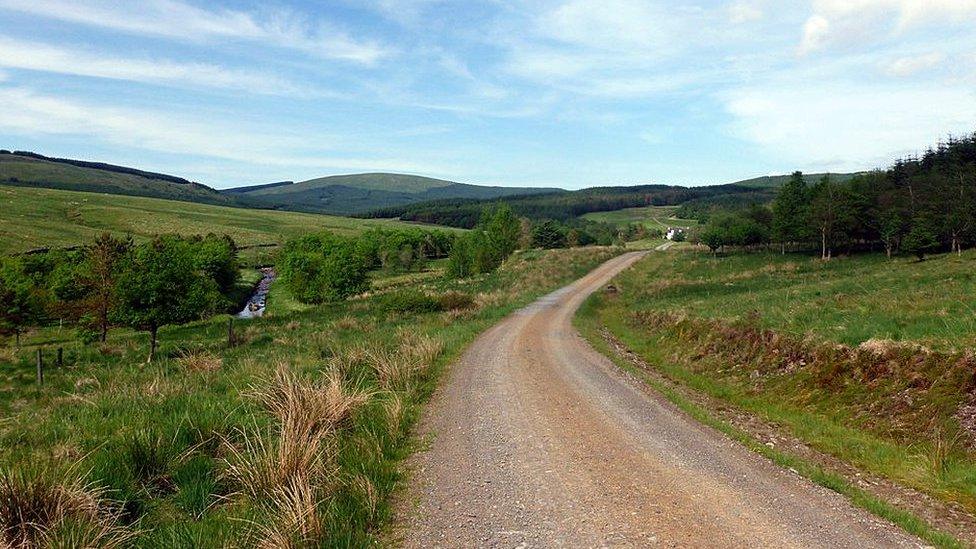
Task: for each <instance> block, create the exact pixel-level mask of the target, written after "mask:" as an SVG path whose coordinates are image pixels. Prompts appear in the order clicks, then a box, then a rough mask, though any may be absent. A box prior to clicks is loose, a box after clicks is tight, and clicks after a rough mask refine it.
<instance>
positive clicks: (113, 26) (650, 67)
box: [0, 0, 976, 188]
mask: <svg viewBox="0 0 976 549" xmlns="http://www.w3.org/2000/svg"><path fill="white" fill-rule="evenodd" d="M0 103H2V104H3V109H2V114H0V148H9V149H28V150H35V151H37V152H41V153H43V154H48V155H56V156H67V157H73V158H84V159H93V160H101V161H107V162H113V163H118V164H125V165H132V166H136V167H140V168H143V169H150V170H158V171H163V172H167V173H172V174H176V175H181V176H184V177H188V178H191V179H195V180H198V181H200V182H203V183H206V184H209V185H212V186H215V187H218V188H220V187H228V186H235V185H245V184H257V183H266V182H270V181H278V180H284V179H292V180H302V179H307V178H311V177H317V176H321V175H328V174H335V173H352V172H363V171H397V172H408V173H416V174H421V175H429V176H434V177H442V178H447V179H453V180H456V181H463V182H470V183H478V184H497V185H542V186H560V187H564V188H578V187H583V186H592V185H626V184H639V183H652V182H653V183H670V184H686V185H700V184H711V183H722V182H728V181H733V180H736V179H741V178H745V177H751V176H755V175H764V174H771V173H784V172H789V171H791V170H794V169H803V170H805V171H820V170H830V171H845V170H856V169H864V168H872V167H877V166H882V165H884V164H886V163H887V162H889V161H890V160H891V159H893V158H895V157H898V156H903V155H906V154H912V153H914V152H916V151H918V150H919V149H920V148H922V147H924V146H925V145H927V144H929V143H934V142H936V141H937V140H939V139H940V138H944V137H945V136H947V135H949V134H956V135H958V134H963V133H968V132H971V131H974V130H976V0H813V1H795V2H790V1H774V0H768V1H766V0H732V1H700V2H681V1H677V2H673V1H670V2H659V1H651V0H646V1H637V0H568V1H551V2H550V1H519V0H511V1H505V2H502V1H498V2H493V1H486V2H468V1H438V0H402V1H396V0H359V1H348V2H344V1H333V2H325V1H323V2H317V1H316V2H312V1H298V0H291V1H286V0H269V1H256V0H255V1H227V0H223V1H219V0H218V1H209V2H202V1H199V0H141V1H139V2H132V1H125V0H115V1H108V0H0Z"/></svg>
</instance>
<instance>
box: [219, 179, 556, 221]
mask: <svg viewBox="0 0 976 549" xmlns="http://www.w3.org/2000/svg"><path fill="white" fill-rule="evenodd" d="M559 192H565V191H562V190H561V189H544V188H527V187H483V186H480V185H469V184H466V183H456V182H454V181H445V180H442V179H433V178H430V177H421V176H417V175H405V174H394V173H364V174H352V175H334V176H329V177H320V178H317V179H310V180H308V181H302V182H299V183H288V182H283V183H272V184H268V185H256V186H254V187H236V188H233V189H227V190H224V191H223V193H224V194H225V195H228V196H233V197H234V198H236V199H237V200H238V202H240V203H241V204H244V205H248V206H253V207H261V208H274V209H282V210H294V211H303V212H319V213H331V214H340V215H343V214H344V215H350V214H361V213H364V212H368V211H372V210H376V209H380V208H390V207H399V206H407V205H409V204H416V203H419V202H428V201H431V200H441V199H475V200H484V199H492V198H500V197H505V196H518V195H525V194H539V193H559Z"/></svg>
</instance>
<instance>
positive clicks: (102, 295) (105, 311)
mask: <svg viewBox="0 0 976 549" xmlns="http://www.w3.org/2000/svg"><path fill="white" fill-rule="evenodd" d="M131 249H132V238H131V237H127V238H124V239H122V238H115V237H113V236H112V235H111V234H109V233H102V234H101V235H100V236H98V237H97V238H96V239H95V241H94V242H93V243H92V244H90V245H89V246H88V247H86V248H85V262H84V265H83V267H82V269H83V271H82V272H83V273H84V274H83V275H82V277H83V280H82V284H83V285H84V286H85V287H86V290H87V292H88V296H87V299H86V301H87V307H86V308H87V309H88V310H89V311H91V313H92V314H93V315H94V319H95V322H96V323H97V326H98V330H99V339H101V341H105V339H106V337H107V336H108V327H109V318H110V313H111V310H112V307H113V305H114V302H115V285H116V282H117V276H118V271H119V265H120V262H121V261H122V259H123V258H124V257H125V256H126V254H128V253H129V251H130V250H131Z"/></svg>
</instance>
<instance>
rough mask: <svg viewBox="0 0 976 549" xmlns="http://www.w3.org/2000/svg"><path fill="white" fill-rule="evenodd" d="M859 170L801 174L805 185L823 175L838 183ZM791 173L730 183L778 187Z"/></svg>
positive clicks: (814, 181)
mask: <svg viewBox="0 0 976 549" xmlns="http://www.w3.org/2000/svg"><path fill="white" fill-rule="evenodd" d="M859 173H860V172H856V173H807V174H803V179H804V181H806V182H807V185H813V184H814V183H816V182H817V181H820V180H821V179H822V178H823V176H825V175H829V176H830V178H831V179H832V180H834V181H835V182H838V183H843V182H845V181H850V180H851V179H853V178H854V177H855V176H856V175H859ZM790 177H792V176H791V175H764V176H761V177H753V178H752V179H743V180H742V181H736V182H735V183H732V185H738V186H740V187H749V188H751V189H778V188H780V187H782V186H783V183H786V182H787V181H789V180H790Z"/></svg>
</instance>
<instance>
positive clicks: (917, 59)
mask: <svg viewBox="0 0 976 549" xmlns="http://www.w3.org/2000/svg"><path fill="white" fill-rule="evenodd" d="M943 61H945V54H943V53H941V52H932V53H925V54H922V55H914V56H909V57H900V58H898V59H895V60H894V61H892V62H890V63H888V64H887V65H886V66H885V67H884V71H885V73H887V74H888V75H889V76H898V77H906V76H913V75H915V74H916V73H919V72H923V71H926V70H930V69H933V68H935V67H937V66H939V65H941V64H942V62H943Z"/></svg>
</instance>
